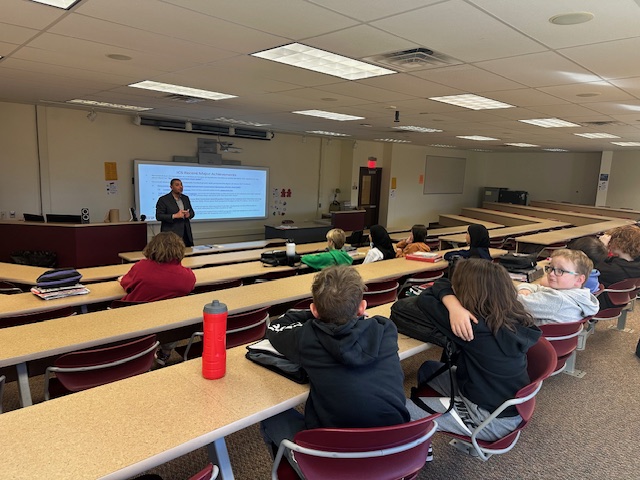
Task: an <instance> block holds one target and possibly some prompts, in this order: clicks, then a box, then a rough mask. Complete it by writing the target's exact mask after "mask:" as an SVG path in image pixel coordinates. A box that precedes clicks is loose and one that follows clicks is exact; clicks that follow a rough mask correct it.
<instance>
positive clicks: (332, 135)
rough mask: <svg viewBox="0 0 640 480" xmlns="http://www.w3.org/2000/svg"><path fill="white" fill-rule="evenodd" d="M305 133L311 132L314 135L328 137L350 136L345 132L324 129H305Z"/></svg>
mask: <svg viewBox="0 0 640 480" xmlns="http://www.w3.org/2000/svg"><path fill="white" fill-rule="evenodd" d="M306 133H313V134H315V135H328V136H330V137H350V136H351V135H347V134H346V133H338V132H325V131H324V130H307V131H306Z"/></svg>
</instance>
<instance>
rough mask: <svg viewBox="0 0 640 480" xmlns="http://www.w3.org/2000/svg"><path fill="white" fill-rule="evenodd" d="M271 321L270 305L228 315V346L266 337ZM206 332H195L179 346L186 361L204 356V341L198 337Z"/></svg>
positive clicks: (235, 345)
mask: <svg viewBox="0 0 640 480" xmlns="http://www.w3.org/2000/svg"><path fill="white" fill-rule="evenodd" d="M268 321H269V307H264V308H259V309H258V310H252V311H250V312H244V313H238V314H235V315H229V316H228V317H227V348H233V347H237V346H238V345H245V344H247V343H251V342H255V341H257V340H261V339H262V338H264V334H265V333H266V331H267V322H268ZM203 335H204V332H194V333H193V334H192V335H191V338H190V339H189V343H188V344H187V345H186V346H183V347H177V348H176V352H178V353H179V354H180V355H181V356H182V358H183V359H184V360H185V361H186V360H187V359H188V358H194V357H201V356H202V342H201V341H196V339H199V338H202V336H203Z"/></svg>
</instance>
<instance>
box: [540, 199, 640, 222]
mask: <svg viewBox="0 0 640 480" xmlns="http://www.w3.org/2000/svg"><path fill="white" fill-rule="evenodd" d="M529 206H530V207H540V208H551V209H554V210H567V211H570V212H579V213H593V214H597V215H606V216H608V217H616V218H626V219H629V220H634V221H637V220H640V210H632V209H630V208H612V207H596V206H594V205H579V204H577V203H565V202H554V201H552V200H531V201H530V202H529Z"/></svg>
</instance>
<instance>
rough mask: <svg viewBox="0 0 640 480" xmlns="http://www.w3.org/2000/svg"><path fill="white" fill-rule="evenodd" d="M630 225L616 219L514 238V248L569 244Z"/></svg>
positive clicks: (628, 221) (626, 221)
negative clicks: (528, 245)
mask: <svg viewBox="0 0 640 480" xmlns="http://www.w3.org/2000/svg"><path fill="white" fill-rule="evenodd" d="M631 223H633V222H632V221H631V220H623V219H617V220H609V221H604V222H600V223H592V224H590V225H582V226H580V227H573V228H563V229H562V230H553V231H551V232H544V233H536V234H533V235H523V236H521V237H517V238H516V246H517V247H520V245H521V244H523V243H530V244H534V245H545V246H546V245H552V244H554V243H562V242H569V241H571V240H573V239H574V238H580V237H586V236H589V235H597V234H599V233H602V232H606V231H607V230H611V229H612V228H616V227H620V226H622V225H628V224H631Z"/></svg>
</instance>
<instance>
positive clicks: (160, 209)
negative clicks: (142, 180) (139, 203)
mask: <svg viewBox="0 0 640 480" xmlns="http://www.w3.org/2000/svg"><path fill="white" fill-rule="evenodd" d="M182 188H183V187H182V181H181V180H180V179H178V178H174V179H172V180H171V192H169V193H167V194H166V195H163V196H161V197H160V198H159V199H158V203H156V220H160V222H162V223H161V224H160V231H161V232H173V233H175V234H176V235H178V236H179V237H180V238H182V239H183V240H184V244H185V246H187V247H193V234H192V233H191V223H190V222H189V220H190V219H192V218H193V217H194V215H195V212H194V211H193V208H191V202H190V201H189V197H187V196H186V195H183V194H182Z"/></svg>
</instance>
